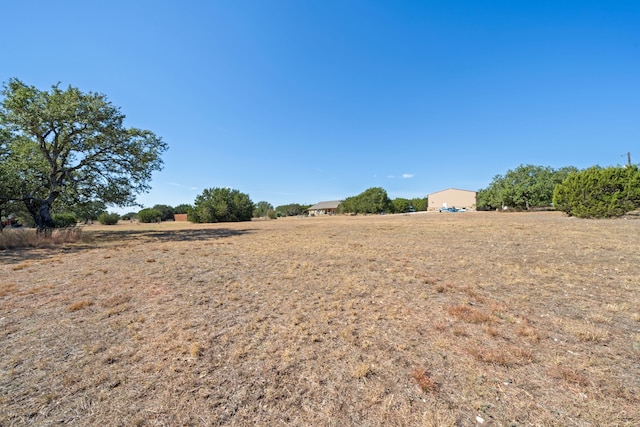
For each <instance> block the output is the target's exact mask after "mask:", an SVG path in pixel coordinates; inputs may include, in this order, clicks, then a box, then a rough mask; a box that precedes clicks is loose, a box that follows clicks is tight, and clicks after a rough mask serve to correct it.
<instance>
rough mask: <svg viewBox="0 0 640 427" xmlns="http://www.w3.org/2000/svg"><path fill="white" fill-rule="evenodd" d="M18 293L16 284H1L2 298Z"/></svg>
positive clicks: (0, 293)
mask: <svg viewBox="0 0 640 427" xmlns="http://www.w3.org/2000/svg"><path fill="white" fill-rule="evenodd" d="M16 292H18V287H17V286H16V284H15V283H2V284H0V297H6V296H7V295H9V294H13V293H16Z"/></svg>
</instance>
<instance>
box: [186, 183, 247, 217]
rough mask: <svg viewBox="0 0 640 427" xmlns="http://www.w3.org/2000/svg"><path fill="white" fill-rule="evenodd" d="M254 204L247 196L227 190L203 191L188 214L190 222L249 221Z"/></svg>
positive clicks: (211, 189)
mask: <svg viewBox="0 0 640 427" xmlns="http://www.w3.org/2000/svg"><path fill="white" fill-rule="evenodd" d="M253 209H254V204H253V202H252V201H251V199H250V198H249V195H248V194H244V193H241V192H240V191H238V190H232V189H229V188H210V189H205V190H204V191H203V192H202V194H201V195H199V196H198V197H196V201H195V203H194V206H193V209H191V210H190V211H189V212H188V215H189V221H192V222H236V221H251V216H252V215H253Z"/></svg>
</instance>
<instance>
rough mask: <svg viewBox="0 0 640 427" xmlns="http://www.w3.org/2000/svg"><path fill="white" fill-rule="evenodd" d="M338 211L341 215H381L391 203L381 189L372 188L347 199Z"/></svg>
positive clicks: (389, 207) (387, 209)
mask: <svg viewBox="0 0 640 427" xmlns="http://www.w3.org/2000/svg"><path fill="white" fill-rule="evenodd" d="M338 209H339V211H341V212H343V213H355V214H359V213H365V214H367V213H382V212H386V211H389V210H390V209H391V201H390V200H389V196H388V195H387V192H386V191H385V190H384V189H383V188H380V187H372V188H369V189H367V190H365V191H363V192H362V193H360V194H358V195H357V196H352V197H347V198H346V199H345V200H344V201H343V202H342V203H340V205H339V206H338Z"/></svg>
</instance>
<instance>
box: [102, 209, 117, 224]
mask: <svg viewBox="0 0 640 427" xmlns="http://www.w3.org/2000/svg"><path fill="white" fill-rule="evenodd" d="M119 220H120V215H118V214H117V213H107V212H103V213H102V214H100V216H99V217H98V221H100V224H102V225H116V224H117V223H118V221H119Z"/></svg>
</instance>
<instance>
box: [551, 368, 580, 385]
mask: <svg viewBox="0 0 640 427" xmlns="http://www.w3.org/2000/svg"><path fill="white" fill-rule="evenodd" d="M549 376H551V377H552V378H557V379H563V380H565V381H566V382H568V383H570V384H577V385H579V386H582V387H586V386H587V385H589V379H588V378H587V376H586V375H585V374H582V373H580V372H578V371H576V370H575V369H571V368H567V367H565V366H555V367H553V368H552V369H550V370H549Z"/></svg>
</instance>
